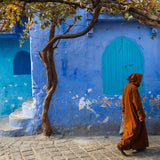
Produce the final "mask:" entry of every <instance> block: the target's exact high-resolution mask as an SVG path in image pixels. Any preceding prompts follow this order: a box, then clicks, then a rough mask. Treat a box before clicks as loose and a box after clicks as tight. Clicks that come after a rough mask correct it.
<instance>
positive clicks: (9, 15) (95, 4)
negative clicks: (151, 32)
mask: <svg viewBox="0 0 160 160" xmlns="http://www.w3.org/2000/svg"><path fill="white" fill-rule="evenodd" d="M0 8H1V9H0V20H1V21H2V22H3V24H4V26H5V27H6V28H7V29H10V27H11V24H12V25H15V26H16V22H17V21H19V22H20V24H21V25H24V26H25V29H24V30H23V31H24V33H23V35H21V38H22V41H21V42H20V43H21V45H22V44H23V42H24V41H25V40H26V37H28V36H29V33H28V30H30V29H32V25H33V24H34V23H38V22H37V21H36V20H34V17H35V16H38V18H39V21H40V23H41V24H40V27H41V29H45V28H46V27H50V32H49V38H48V43H47V44H46V46H45V47H44V48H43V50H42V51H41V52H38V54H39V57H40V59H41V60H42V62H43V63H44V65H45V67H46V75H47V96H46V97H45V99H44V102H43V111H42V115H41V121H42V125H43V133H44V134H45V135H46V136H50V135H51V133H52V132H53V133H54V134H56V133H57V130H56V128H54V129H53V131H52V129H51V125H50V123H49V119H48V110H49V106H50V101H51V98H52V95H53V93H54V91H55V89H56V86H57V83H58V80H57V73H56V68H55V63H54V49H55V48H57V47H58V44H59V42H60V40H61V39H69V38H77V37H80V36H83V35H84V34H86V33H87V32H89V31H90V30H91V29H92V27H93V26H94V25H95V23H96V21H97V19H98V16H99V14H100V13H103V12H107V13H109V14H115V15H117V14H121V15H122V16H123V17H124V18H125V19H126V20H130V19H131V18H133V17H134V18H136V19H138V20H139V22H141V23H146V24H148V25H152V26H155V27H160V2H159V1H158V0H130V1H129V0H81V1H79V0H3V1H2V0H1V1H0ZM79 8H80V9H85V10H87V11H90V12H92V13H93V18H92V20H91V22H90V24H89V25H88V26H87V27H86V28H85V29H84V30H82V31H80V32H78V33H74V34H69V32H70V31H71V29H72V26H74V24H75V23H76V22H77V21H78V20H81V16H79V15H77V12H76V10H77V9H79ZM23 16H26V17H28V22H25V23H23V21H22V18H23ZM69 17H71V18H73V23H72V24H69V25H68V29H67V30H66V32H65V33H64V34H61V35H55V28H56V27H57V28H59V26H60V25H61V24H62V22H65V21H66V19H67V18H69ZM46 38H47V37H46Z"/></svg>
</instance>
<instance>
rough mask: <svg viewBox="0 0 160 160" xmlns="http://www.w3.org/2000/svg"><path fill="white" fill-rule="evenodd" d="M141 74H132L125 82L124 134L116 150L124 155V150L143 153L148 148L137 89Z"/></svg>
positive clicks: (123, 101) (143, 117) (123, 104)
mask: <svg viewBox="0 0 160 160" xmlns="http://www.w3.org/2000/svg"><path fill="white" fill-rule="evenodd" d="M142 76H143V75H142V74H140V73H133V74H131V75H130V76H129V77H128V78H127V80H128V81H129V83H128V84H127V85H126V86H125V87H124V90H123V97H122V115H123V116H124V133H123V136H122V138H121V141H120V142H119V143H118V145H117V148H118V149H119V150H120V151H121V153H122V154H123V155H125V152H124V150H129V149H133V150H137V151H143V150H145V149H146V147H148V146H149V143H148V135H147V130H146V125H145V117H146V115H145V113H144V110H143V106H142V102H141V97H140V94H139V91H138V87H139V86H140V84H141V80H142Z"/></svg>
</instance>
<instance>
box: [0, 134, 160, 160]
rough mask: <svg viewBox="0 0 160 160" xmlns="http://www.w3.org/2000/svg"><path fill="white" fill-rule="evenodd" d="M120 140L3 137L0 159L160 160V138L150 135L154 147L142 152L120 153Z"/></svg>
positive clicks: (38, 136) (101, 138)
mask: <svg viewBox="0 0 160 160" xmlns="http://www.w3.org/2000/svg"><path fill="white" fill-rule="evenodd" d="M119 140H120V137H117V136H108V137H65V138H62V137H54V136H53V137H50V138H47V137H45V136H43V135H36V136H24V137H2V136H0V160H122V159H124V160H130V159H131V160H138V159H145V160H160V136H150V137H149V140H150V147H149V148H148V149H147V150H146V151H145V152H141V153H135V151H128V152H126V153H127V154H128V156H127V157H124V156H123V155H121V154H120V152H119V151H118V150H117V148H116V145H117V142H118V141H119Z"/></svg>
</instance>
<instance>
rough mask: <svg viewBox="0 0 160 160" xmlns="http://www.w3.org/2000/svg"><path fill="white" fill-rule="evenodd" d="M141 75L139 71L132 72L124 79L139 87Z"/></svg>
mask: <svg viewBox="0 0 160 160" xmlns="http://www.w3.org/2000/svg"><path fill="white" fill-rule="evenodd" d="M142 76H143V75H142V74H140V73H132V74H131V75H130V76H129V77H128V78H127V79H126V80H128V81H129V82H130V83H133V84H134V85H136V86H137V87H139V86H140V84H141V81H142Z"/></svg>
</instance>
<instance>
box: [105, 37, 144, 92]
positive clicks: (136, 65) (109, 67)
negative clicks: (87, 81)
mask: <svg viewBox="0 0 160 160" xmlns="http://www.w3.org/2000/svg"><path fill="white" fill-rule="evenodd" d="M134 72H138V73H141V74H143V73H144V58H143V53H142V51H141V50H140V48H139V47H138V45H137V44H136V43H135V42H133V41H132V40H131V39H129V38H127V37H118V38H116V39H115V40H113V41H112V42H111V43H110V44H109V45H108V46H107V47H106V49H105V51H104V53H103V56H102V85H103V94H106V95H115V94H122V92H123V88H124V86H125V85H126V84H127V83H128V81H127V80H126V78H127V77H128V76H129V75H130V74H132V73H134ZM139 91H140V92H141V93H142V92H144V82H143V79H142V83H141V86H140V87H139Z"/></svg>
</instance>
